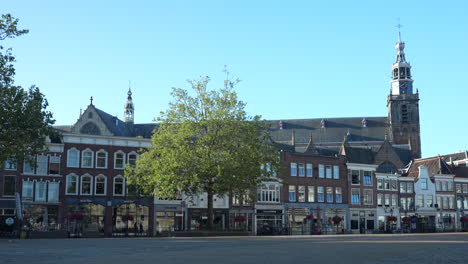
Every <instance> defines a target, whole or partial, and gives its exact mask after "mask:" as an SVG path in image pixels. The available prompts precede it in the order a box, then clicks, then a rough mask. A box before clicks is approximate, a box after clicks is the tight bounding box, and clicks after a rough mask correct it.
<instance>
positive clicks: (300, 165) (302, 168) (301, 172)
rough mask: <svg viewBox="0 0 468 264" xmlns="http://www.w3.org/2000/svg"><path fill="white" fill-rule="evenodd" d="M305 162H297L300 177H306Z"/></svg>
mask: <svg viewBox="0 0 468 264" xmlns="http://www.w3.org/2000/svg"><path fill="white" fill-rule="evenodd" d="M305 173H306V171H305V164H304V163H298V164H297V176H298V177H305Z"/></svg>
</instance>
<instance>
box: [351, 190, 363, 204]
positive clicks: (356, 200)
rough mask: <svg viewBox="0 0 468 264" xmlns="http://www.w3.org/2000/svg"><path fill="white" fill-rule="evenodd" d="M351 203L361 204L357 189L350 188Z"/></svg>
mask: <svg viewBox="0 0 468 264" xmlns="http://www.w3.org/2000/svg"><path fill="white" fill-rule="evenodd" d="M351 203H352V204H361V198H360V192H359V189H351Z"/></svg>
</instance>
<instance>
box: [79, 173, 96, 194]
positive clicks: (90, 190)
mask: <svg viewBox="0 0 468 264" xmlns="http://www.w3.org/2000/svg"><path fill="white" fill-rule="evenodd" d="M84 178H90V179H91V180H90V183H89V193H83V180H84ZM80 194H81V195H93V176H91V175H89V174H87V173H86V174H84V175H81V177H80Z"/></svg>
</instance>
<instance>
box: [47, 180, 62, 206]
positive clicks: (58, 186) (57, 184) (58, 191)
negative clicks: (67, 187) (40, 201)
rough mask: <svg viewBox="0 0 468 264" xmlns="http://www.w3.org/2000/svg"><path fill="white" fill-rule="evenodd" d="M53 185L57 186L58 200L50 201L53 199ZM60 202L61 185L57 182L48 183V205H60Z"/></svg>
mask: <svg viewBox="0 0 468 264" xmlns="http://www.w3.org/2000/svg"><path fill="white" fill-rule="evenodd" d="M51 185H55V186H57V200H50V198H51V195H50V194H51V192H50V191H51V187H50V186H51ZM59 201H60V183H59V182H55V181H49V182H48V183H47V202H48V203H58V202H59Z"/></svg>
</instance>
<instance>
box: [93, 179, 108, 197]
mask: <svg viewBox="0 0 468 264" xmlns="http://www.w3.org/2000/svg"><path fill="white" fill-rule="evenodd" d="M95 185H96V186H95V187H94V190H95V194H96V195H106V177H105V176H104V175H99V176H97V177H96V179H95Z"/></svg>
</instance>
